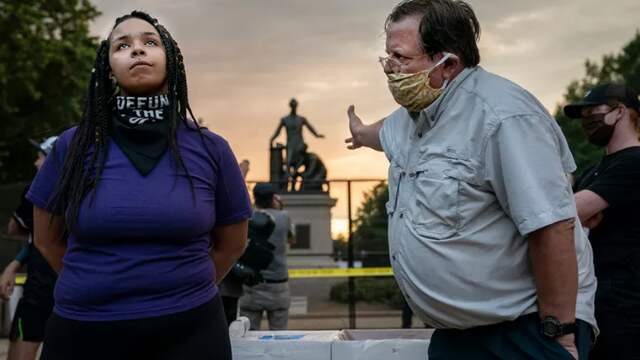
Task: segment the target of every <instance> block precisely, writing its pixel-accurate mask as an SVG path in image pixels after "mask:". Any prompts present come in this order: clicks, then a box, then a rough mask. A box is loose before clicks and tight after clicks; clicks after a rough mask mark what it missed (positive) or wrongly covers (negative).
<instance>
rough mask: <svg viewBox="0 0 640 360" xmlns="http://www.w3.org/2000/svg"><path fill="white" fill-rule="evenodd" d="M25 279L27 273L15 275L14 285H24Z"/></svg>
mask: <svg viewBox="0 0 640 360" xmlns="http://www.w3.org/2000/svg"><path fill="white" fill-rule="evenodd" d="M25 281H27V275H25V274H18V275H16V285H24V282H25Z"/></svg>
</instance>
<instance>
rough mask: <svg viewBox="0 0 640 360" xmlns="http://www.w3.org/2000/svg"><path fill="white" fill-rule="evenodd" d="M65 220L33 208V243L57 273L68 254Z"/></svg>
mask: <svg viewBox="0 0 640 360" xmlns="http://www.w3.org/2000/svg"><path fill="white" fill-rule="evenodd" d="M63 235H64V219H63V218H62V217H60V216H55V215H53V214H51V213H50V212H48V211H46V210H44V209H41V208H39V207H37V206H34V207H33V243H34V244H35V246H36V248H38V250H39V251H40V253H41V254H42V256H44V258H45V259H46V260H47V262H48V263H49V265H51V267H52V268H53V270H55V271H56V272H60V270H62V258H63V257H64V254H65V252H67V242H66V240H65V239H64V237H63Z"/></svg>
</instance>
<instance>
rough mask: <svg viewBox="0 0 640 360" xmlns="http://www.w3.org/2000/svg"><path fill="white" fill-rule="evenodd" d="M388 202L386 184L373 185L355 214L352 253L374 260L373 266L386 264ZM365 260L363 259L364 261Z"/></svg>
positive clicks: (387, 249)
mask: <svg viewBox="0 0 640 360" xmlns="http://www.w3.org/2000/svg"><path fill="white" fill-rule="evenodd" d="M388 200H389V190H388V189H387V183H386V182H383V183H380V184H377V185H375V186H374V187H373V188H372V189H371V190H370V191H369V192H368V193H366V194H365V197H364V200H363V202H362V204H361V205H360V207H359V208H358V210H357V212H356V218H355V221H354V225H355V227H356V230H355V231H354V233H353V240H354V252H355V253H356V254H359V255H365V257H369V260H371V259H372V258H375V260H373V262H374V263H375V265H383V264H385V263H388V252H389V244H388V242H387V220H388V219H387V210H386V203H387V201H388ZM366 260H367V259H363V261H366Z"/></svg>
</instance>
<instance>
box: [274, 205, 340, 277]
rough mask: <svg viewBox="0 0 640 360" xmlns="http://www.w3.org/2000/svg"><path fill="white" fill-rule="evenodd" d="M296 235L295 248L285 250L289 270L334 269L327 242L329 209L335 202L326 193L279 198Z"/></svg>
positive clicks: (328, 237) (329, 240)
mask: <svg viewBox="0 0 640 360" xmlns="http://www.w3.org/2000/svg"><path fill="white" fill-rule="evenodd" d="M280 198H281V199H282V203H283V204H284V208H285V210H287V211H288V212H289V217H290V218H291V223H292V224H293V227H294V229H295V231H296V244H294V245H293V246H291V247H290V248H289V252H288V256H287V264H288V266H289V267H290V268H310V267H315V268H317V267H325V268H326V267H335V266H336V264H335V262H334V261H333V257H332V255H333V242H332V239H331V208H332V207H333V206H335V204H336V201H337V199H334V198H331V197H330V196H329V194H327V193H311V194H307V193H283V194H280Z"/></svg>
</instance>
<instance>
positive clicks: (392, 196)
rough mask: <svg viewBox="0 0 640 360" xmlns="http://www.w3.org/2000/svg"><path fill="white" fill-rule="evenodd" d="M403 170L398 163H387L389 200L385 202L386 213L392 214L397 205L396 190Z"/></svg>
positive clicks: (398, 187)
mask: <svg viewBox="0 0 640 360" xmlns="http://www.w3.org/2000/svg"><path fill="white" fill-rule="evenodd" d="M403 176H404V171H403V170H402V168H401V167H400V165H399V164H398V163H397V162H395V161H392V162H391V164H390V165H389V201H387V203H386V208H387V215H389V216H392V215H393V213H394V212H395V210H396V207H397V205H398V195H399V194H398V190H399V189H400V181H401V180H402V177H403Z"/></svg>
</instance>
